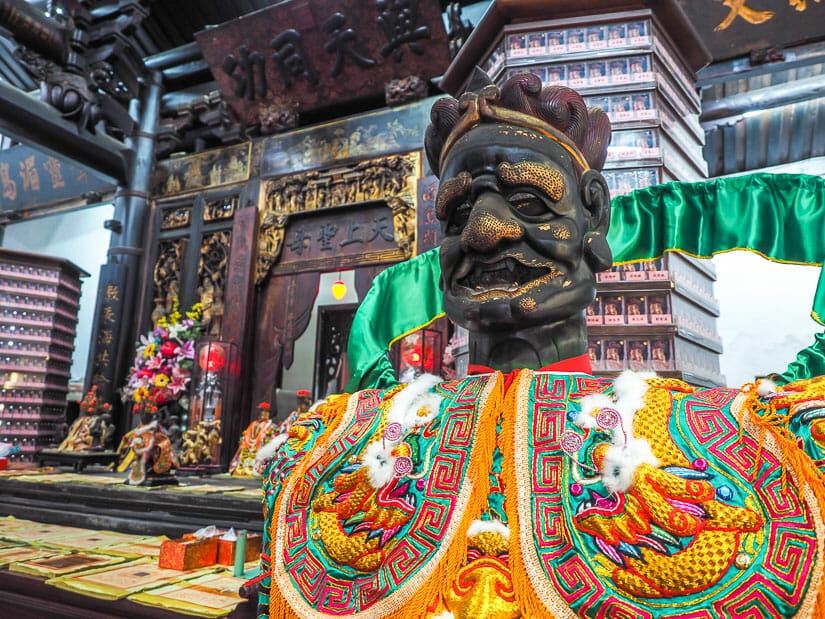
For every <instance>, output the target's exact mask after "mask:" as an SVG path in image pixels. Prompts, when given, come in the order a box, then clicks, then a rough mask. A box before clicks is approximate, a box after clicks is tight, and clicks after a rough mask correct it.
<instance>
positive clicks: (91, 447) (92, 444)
mask: <svg viewBox="0 0 825 619" xmlns="http://www.w3.org/2000/svg"><path fill="white" fill-rule="evenodd" d="M110 410H111V405H110V404H109V403H108V402H101V401H100V398H99V396H98V393H97V385H94V386H92V388H91V389H90V390H89V391H88V393H86V395H85V396H84V397H83V399H82V400H81V401H80V416H79V417H78V418H77V419H75V420H74V422H72V425H71V426H70V427H69V431H68V433H67V434H66V438H64V439H63V441H62V442H61V443H60V445H59V446H58V448H57V449H58V451H73V452H77V451H103V450H104V449H105V448H106V440H107V437H110V436H111V434H112V431H114V425H112V422H111V414H110V413H109V411H110Z"/></svg>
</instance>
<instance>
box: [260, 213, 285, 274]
mask: <svg viewBox="0 0 825 619" xmlns="http://www.w3.org/2000/svg"><path fill="white" fill-rule="evenodd" d="M287 220H288V216H287V214H286V213H282V212H273V213H267V214H266V215H264V216H263V221H262V222H261V229H260V232H259V233H258V260H257V262H256V264H255V285H256V286H257V285H258V284H260V283H261V282H262V281H264V279H266V276H267V274H268V273H269V269H270V268H271V267H272V265H273V264H275V263H276V262H277V261H278V258H279V257H280V256H281V248H282V247H283V246H284V234H285V233H286V222H287Z"/></svg>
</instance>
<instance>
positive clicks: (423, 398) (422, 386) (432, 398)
mask: <svg viewBox="0 0 825 619" xmlns="http://www.w3.org/2000/svg"><path fill="white" fill-rule="evenodd" d="M440 382H441V379H440V378H439V377H438V376H433V375H432V374H422V375H421V376H419V377H418V378H416V379H415V380H414V381H413V382H411V383H410V384H409V385H407V386H406V387H404V389H402V390H401V391H399V392H398V393H397V394H395V397H394V398H393V399H392V404H391V405H390V410H389V413H388V414H387V423H400V424H401V427H402V428H404V431H405V432H406V431H407V430H409V429H410V428H415V427H418V426H423V425H425V424H427V423H428V422H429V421H431V420H432V419H433V418H434V417H435V416H436V415H437V414H438V412H439V411H440V410H441V401H442V400H443V398H442V397H441V396H440V395H438V394H437V393H432V392H431V391H430V390H431V389H432V388H433V387H434V386H436V385H437V384H438V383H440ZM421 407H424V408H425V409H426V410H427V414H426V415H423V416H419V415H418V411H419V410H420V409H421Z"/></svg>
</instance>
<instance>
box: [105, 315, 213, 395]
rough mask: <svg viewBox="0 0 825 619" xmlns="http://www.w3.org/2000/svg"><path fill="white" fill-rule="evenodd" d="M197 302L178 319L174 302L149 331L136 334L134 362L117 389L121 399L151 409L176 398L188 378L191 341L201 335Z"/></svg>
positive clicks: (191, 353) (184, 391)
mask: <svg viewBox="0 0 825 619" xmlns="http://www.w3.org/2000/svg"><path fill="white" fill-rule="evenodd" d="M201 312H202V308H200V307H199V304H196V305H195V306H193V308H192V311H190V312H187V313H186V316H187V317H186V318H185V319H182V316H181V313H180V309H179V307H178V304H177V301H175V303H174V305H173V308H172V312H171V313H170V314H169V315H168V316H163V317H161V318H160V319H159V320H158V321H157V322H156V323H155V326H154V327H153V328H152V330H151V331H149V333H147V334H145V335H141V336H140V341H139V342H138V343H137V345H136V349H135V362H134V365H133V366H132V368H131V369H130V370H129V376H128V377H127V380H126V385H125V386H124V387H123V389H122V390H121V393H122V395H123V399H124V401H130V400H131V401H132V402H135V403H137V404H140V405H141V406H138V407H137V408H134V407H133V409H134V410H137V411H140V410H144V409H147V410H151V407H154V408H155V409H156V408H157V406H162V405H164V404H168V403H169V402H174V401H176V400H178V399H180V398H181V397H182V396H183V395H184V394H185V393H186V389H187V388H188V386H189V383H190V381H191V369H192V366H193V359H194V357H195V341H196V340H197V339H198V338H199V337H200V336H201V324H200V317H201Z"/></svg>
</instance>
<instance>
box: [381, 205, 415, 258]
mask: <svg viewBox="0 0 825 619" xmlns="http://www.w3.org/2000/svg"><path fill="white" fill-rule="evenodd" d="M387 206H389V207H390V210H391V211H392V227H393V238H394V239H395V244H396V245H398V249H400V250H401V252H402V253H403V254H404V257H405V258H412V255H413V253H414V252H415V206H413V205H412V204H410V203H409V202H407V201H405V200H403V199H401V198H399V197H397V196H393V197H391V198H387Z"/></svg>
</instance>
